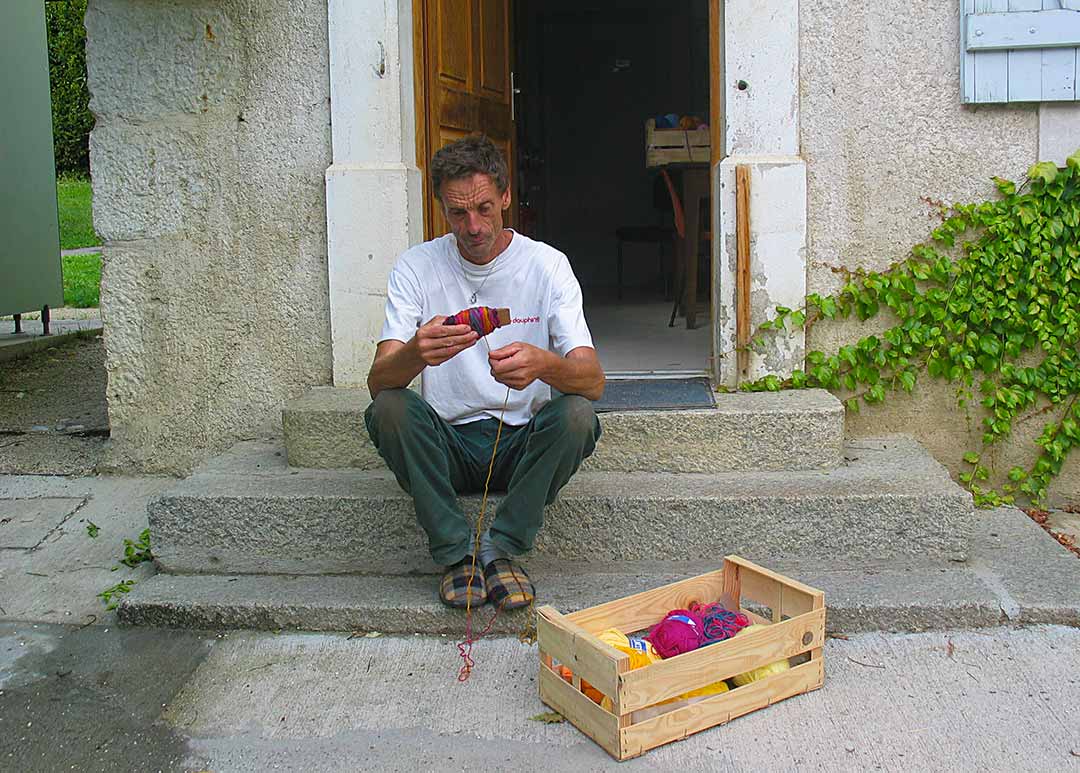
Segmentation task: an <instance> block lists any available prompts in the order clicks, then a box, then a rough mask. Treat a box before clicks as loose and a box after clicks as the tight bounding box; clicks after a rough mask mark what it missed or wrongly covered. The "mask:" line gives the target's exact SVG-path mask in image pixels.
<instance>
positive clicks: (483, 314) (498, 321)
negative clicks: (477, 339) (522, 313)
mask: <svg viewBox="0 0 1080 773" xmlns="http://www.w3.org/2000/svg"><path fill="white" fill-rule="evenodd" d="M504 319H505V317H500V315H499V309H493V308H492V307H490V306H474V307H472V308H471V309H464V310H462V311H459V312H458V313H457V314H455V315H453V316H452V317H447V318H446V322H444V323H443V324H445V325H468V326H469V327H471V328H472V329H473V330H475V331H476V332H477V333H478V334H479V335H480V336H486V335H488V334H489V333H493V332H494V331H495V330H497V329H498V328H500V327H502V326H503V325H504V324H506V323H505V322H504V321H503V320H504Z"/></svg>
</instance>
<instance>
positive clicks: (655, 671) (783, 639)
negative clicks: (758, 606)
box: [617, 609, 825, 714]
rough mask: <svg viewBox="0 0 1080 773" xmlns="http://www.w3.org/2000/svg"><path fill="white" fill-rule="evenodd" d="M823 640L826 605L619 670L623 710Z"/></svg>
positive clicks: (798, 652) (728, 675)
mask: <svg viewBox="0 0 1080 773" xmlns="http://www.w3.org/2000/svg"><path fill="white" fill-rule="evenodd" d="M824 640H825V610H824V609H819V610H814V611H811V612H807V613H806V614H804V615H799V616H798V617H795V618H792V619H791V620H785V621H784V622H782V623H775V624H773V625H770V626H768V627H767V628H764V629H762V630H758V631H750V632H748V633H745V634H740V635H739V636H736V637H735V638H733V639H729V640H728V641H725V642H721V643H719V644H710V645H709V646H707V647H702V648H701V649H697V650H694V651H693V652H687V653H685V654H683V655H678V656H676V657H674V658H669V659H667V660H663V661H661V662H659V663H653V664H651V665H649V666H645V667H644V668H639V669H637V670H635V671H630V672H628V673H626V674H623V675H622V676H621V681H622V689H621V690H620V691H619V694H620V697H621V698H622V700H621V701H620V703H619V705H618V708H617V710H618V712H619V713H621V714H625V713H628V712H631V711H634V710H636V709H641V708H645V707H646V706H653V705H655V704H657V703H660V702H661V701H665V700H667V699H669V698H674V697H676V696H678V695H681V694H683V693H685V692H689V691H690V690H696V689H698V688H701V687H705V686H707V685H710V684H713V683H714V682H718V681H720V680H721V679H727V678H729V677H732V676H736V675H738V674H742V673H745V672H747V671H751V670H753V669H755V668H760V667H761V666H766V665H768V664H770V663H774V662H776V661H777V660H783V659H785V658H790V657H793V656H795V655H798V654H801V653H803V652H807V651H808V650H810V649H811V647H812V646H814V645H818V646H820V643H821V642H823V641H824Z"/></svg>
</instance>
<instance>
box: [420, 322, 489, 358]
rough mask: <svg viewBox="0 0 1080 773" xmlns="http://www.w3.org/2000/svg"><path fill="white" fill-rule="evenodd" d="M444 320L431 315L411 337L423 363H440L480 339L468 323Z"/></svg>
mask: <svg viewBox="0 0 1080 773" xmlns="http://www.w3.org/2000/svg"><path fill="white" fill-rule="evenodd" d="M445 321H446V317H433V318H432V319H431V320H429V321H428V322H426V323H424V324H423V325H421V326H420V327H419V328H418V329H417V331H416V335H415V336H414V337H413V341H414V342H415V344H416V351H417V353H418V354H419V355H420V359H422V360H423V361H424V364H425V365H429V366H436V365H442V364H443V363H444V362H446V361H447V360H449V359H450V358H451V357H453V356H454V355H456V354H458V353H460V352H463V351H465V350H466V349H468V348H469V347H470V346H474V345H475V344H476V342H477V341H479V340H480V336H479V334H477V332H476V331H475V330H473V329H472V328H471V327H469V326H468V325H444V324H443V323H444V322H445Z"/></svg>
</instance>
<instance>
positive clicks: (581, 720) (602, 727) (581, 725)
mask: <svg viewBox="0 0 1080 773" xmlns="http://www.w3.org/2000/svg"><path fill="white" fill-rule="evenodd" d="M540 700H542V701H543V702H544V703H546V704H547V705H548V706H550V707H551V708H553V709H554V710H555V711H557V712H559V713H560V714H562V715H563V716H564V717H566V718H567V719H569V720H570V721H571V722H573V723H574V726H575V727H576V728H577V729H578V730H580V731H581V732H583V733H585V735H587V736H589V738H591V739H593V740H594V741H596V742H597V743H598V744H600V746H602V747H603V748H604V749H606V750H607V752H608V754H610V755H611V756H612V757H615V758H616V759H618V758H619V756H620V754H621V753H622V752H621V749H620V748H619V718H618V717H616V716H615V715H614V714H611V713H609V712H607V711H604V710H603V709H602V708H600V707H599V706H597V705H596V704H595V703H593V702H592V701H591V700H589V699H588V698H587V697H585V694H584V693H582V692H579V691H578V690H576V689H575V688H573V687H571V686H570V685H569V684H567V683H566V682H565V681H563V679H562V678H561V677H560V676H559V675H558V674H556V673H555V672H553V671H552V670H551V669H550V668H548V667H547V666H546V665H541V666H540Z"/></svg>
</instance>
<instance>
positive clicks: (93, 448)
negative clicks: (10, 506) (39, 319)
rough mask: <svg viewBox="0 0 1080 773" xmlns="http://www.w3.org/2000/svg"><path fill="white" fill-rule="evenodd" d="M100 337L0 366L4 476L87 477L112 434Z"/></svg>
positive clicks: (0, 448) (1, 468)
mask: <svg viewBox="0 0 1080 773" xmlns="http://www.w3.org/2000/svg"><path fill="white" fill-rule="evenodd" d="M105 383H106V382H105V347H104V345H103V344H102V340H101V336H100V335H99V336H95V337H93V338H78V339H75V340H72V341H68V342H66V343H62V344H59V345H57V346H54V347H51V348H49V349H45V350H43V351H40V352H36V353H34V354H31V355H28V356H26V357H22V358H19V359H16V360H10V361H7V362H4V363H3V366H2V367H0V474H23V475H87V474H92V473H93V472H95V471H96V469H97V466H98V464H99V463H100V461H101V459H102V455H103V453H104V450H105V444H106V443H107V442H108V436H109V418H108V412H107V410H106V403H105Z"/></svg>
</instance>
